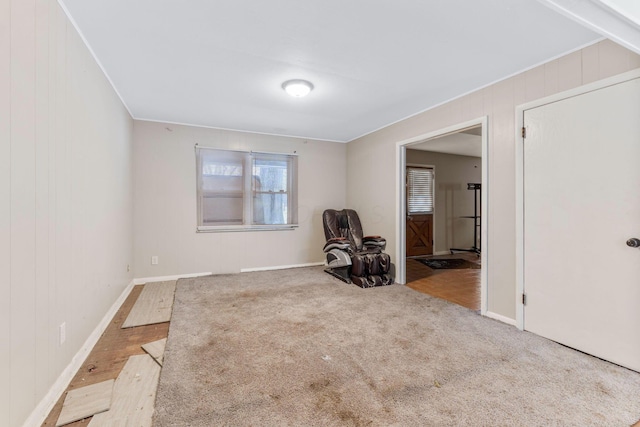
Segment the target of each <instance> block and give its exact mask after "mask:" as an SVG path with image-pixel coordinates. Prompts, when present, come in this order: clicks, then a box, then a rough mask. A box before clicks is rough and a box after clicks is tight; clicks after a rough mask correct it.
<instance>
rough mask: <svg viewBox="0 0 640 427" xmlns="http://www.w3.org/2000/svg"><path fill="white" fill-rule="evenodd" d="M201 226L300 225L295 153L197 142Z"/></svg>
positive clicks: (217, 228) (200, 228)
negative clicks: (223, 147) (206, 145)
mask: <svg viewBox="0 0 640 427" xmlns="http://www.w3.org/2000/svg"><path fill="white" fill-rule="evenodd" d="M196 163H197V165H198V189H197V190H198V231H220V230H255V229H277V228H291V227H294V226H297V224H298V204H297V164H298V158H297V156H295V155H288V154H271V153H256V152H250V153H248V152H243V151H227V150H217V149H211V148H203V147H196Z"/></svg>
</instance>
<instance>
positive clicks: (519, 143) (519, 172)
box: [515, 69, 640, 330]
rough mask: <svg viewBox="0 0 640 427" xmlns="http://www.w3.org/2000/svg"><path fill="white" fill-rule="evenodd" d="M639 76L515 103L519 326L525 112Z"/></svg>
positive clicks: (639, 72) (639, 74)
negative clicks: (524, 102) (520, 103)
mask: <svg viewBox="0 0 640 427" xmlns="http://www.w3.org/2000/svg"><path fill="white" fill-rule="evenodd" d="M637 78H640V69H636V70H632V71H628V72H626V73H622V74H618V75H617V76H613V77H609V78H606V79H603V80H599V81H597V82H593V83H590V84H587V85H584V86H580V87H577V88H574V89H570V90H568V91H565V92H560V93H557V94H554V95H550V96H547V97H544V98H541V99H537V100H535V101H532V102H528V103H526V104H522V105H518V106H517V107H516V134H515V141H516V159H515V161H516V301H515V303H516V326H517V327H518V329H520V330H524V326H525V325H524V305H523V304H522V295H523V293H524V138H523V137H522V127H523V126H524V112H525V111H526V110H530V109H532V108H536V107H540V106H542V105H546V104H551V103H553V102H557V101H561V100H563V99H567V98H572V97H574V96H579V95H583V94H585V93H588V92H593V91H594V90H598V89H602V88H605V87H607V86H613V85H616V84H619V83H623V82H626V81H629V80H633V79H637Z"/></svg>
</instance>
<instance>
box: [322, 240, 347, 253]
mask: <svg viewBox="0 0 640 427" xmlns="http://www.w3.org/2000/svg"><path fill="white" fill-rule="evenodd" d="M350 245H351V243H350V242H349V240H348V239H347V238H346V237H335V238H333V239H329V240H327V243H325V244H324V248H322V250H323V251H324V252H329V251H330V250H332V249H339V250H341V251H346V250H348V249H349V246H350Z"/></svg>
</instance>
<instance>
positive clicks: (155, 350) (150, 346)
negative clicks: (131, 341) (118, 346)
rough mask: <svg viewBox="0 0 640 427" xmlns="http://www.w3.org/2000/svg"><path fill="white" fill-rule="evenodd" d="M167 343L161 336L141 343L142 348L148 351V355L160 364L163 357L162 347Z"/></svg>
mask: <svg viewBox="0 0 640 427" xmlns="http://www.w3.org/2000/svg"><path fill="white" fill-rule="evenodd" d="M166 345H167V339H166V338H163V339H161V340H158V341H154V342H150V343H147V344H143V345H142V349H143V350H144V351H146V352H147V353H149V356H151V357H153V360H155V361H156V362H158V365H160V366H162V361H163V359H164V348H165V346H166Z"/></svg>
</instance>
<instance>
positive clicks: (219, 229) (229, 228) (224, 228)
mask: <svg viewBox="0 0 640 427" xmlns="http://www.w3.org/2000/svg"><path fill="white" fill-rule="evenodd" d="M296 228H298V224H286V225H201V226H198V227H197V228H196V233H228V232H237V231H286V230H295V229H296Z"/></svg>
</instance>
